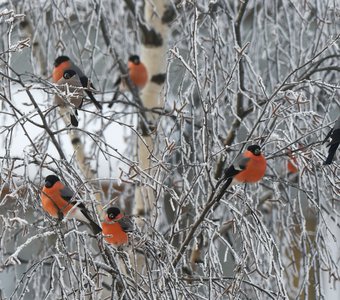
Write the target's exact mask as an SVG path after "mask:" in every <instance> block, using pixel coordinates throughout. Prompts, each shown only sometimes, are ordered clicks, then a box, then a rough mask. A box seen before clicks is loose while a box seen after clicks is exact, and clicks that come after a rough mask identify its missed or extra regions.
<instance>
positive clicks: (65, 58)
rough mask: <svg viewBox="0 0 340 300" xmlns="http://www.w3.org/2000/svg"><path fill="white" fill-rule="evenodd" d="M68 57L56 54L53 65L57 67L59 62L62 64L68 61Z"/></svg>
mask: <svg viewBox="0 0 340 300" xmlns="http://www.w3.org/2000/svg"><path fill="white" fill-rule="evenodd" d="M69 60H70V58H69V57H68V56H65V55H61V56H58V57H57V58H56V60H55V61H54V66H55V67H58V66H59V65H60V64H62V63H63V62H65V61H69Z"/></svg>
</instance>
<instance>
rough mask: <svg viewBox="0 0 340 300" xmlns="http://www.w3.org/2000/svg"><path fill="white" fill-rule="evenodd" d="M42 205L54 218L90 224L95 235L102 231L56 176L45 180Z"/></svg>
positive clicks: (50, 176)
mask: <svg viewBox="0 0 340 300" xmlns="http://www.w3.org/2000/svg"><path fill="white" fill-rule="evenodd" d="M40 197H41V204H42V207H43V209H44V210H45V211H46V212H47V213H48V214H49V215H50V216H51V217H53V218H58V219H60V220H61V219H62V218H64V217H66V218H67V219H72V218H75V219H77V220H79V221H82V222H84V223H86V224H88V225H89V226H90V227H91V228H92V231H93V233H94V234H98V233H99V232H101V231H102V229H101V228H100V227H99V225H98V224H96V223H95V222H94V221H93V220H92V219H91V217H90V213H89V211H88V210H87V209H86V207H85V206H84V204H83V203H81V202H79V201H76V200H75V199H74V193H73V191H72V190H71V189H70V188H69V187H67V186H65V185H64V184H63V183H62V182H61V181H60V180H59V178H58V176H56V175H49V176H47V177H46V178H45V185H44V187H43V189H42V191H41V195H40Z"/></svg>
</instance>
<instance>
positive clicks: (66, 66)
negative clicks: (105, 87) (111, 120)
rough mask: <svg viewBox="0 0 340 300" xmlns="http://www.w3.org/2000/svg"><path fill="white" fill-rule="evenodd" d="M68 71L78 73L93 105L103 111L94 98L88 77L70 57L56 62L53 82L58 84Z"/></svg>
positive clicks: (63, 57) (61, 58)
mask: <svg viewBox="0 0 340 300" xmlns="http://www.w3.org/2000/svg"><path fill="white" fill-rule="evenodd" d="M66 70H73V71H75V72H76V73H77V75H78V76H79V80H80V82H81V85H82V87H83V88H85V92H86V94H87V95H88V96H89V98H90V100H91V101H92V102H93V104H94V105H95V106H96V107H97V108H98V109H100V110H101V109H102V106H101V104H100V103H99V102H98V101H97V100H96V99H95V98H94V96H93V94H92V92H91V90H90V88H92V89H94V87H93V85H92V83H91V82H90V80H89V79H88V78H87V76H86V75H85V74H84V73H83V72H82V70H80V69H79V68H78V67H77V66H76V65H75V64H74V63H73V62H72V60H71V59H70V58H69V57H68V56H65V55H62V56H59V57H57V58H56V60H55V61H54V68H53V73H52V79H53V82H55V83H57V82H58V81H59V80H60V79H61V78H62V77H63V76H64V72H65V71H66Z"/></svg>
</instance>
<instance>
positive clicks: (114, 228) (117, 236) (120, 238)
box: [102, 222, 128, 246]
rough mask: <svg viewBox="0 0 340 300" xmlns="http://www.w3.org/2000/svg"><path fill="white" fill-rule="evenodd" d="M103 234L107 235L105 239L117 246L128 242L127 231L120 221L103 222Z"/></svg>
mask: <svg viewBox="0 0 340 300" xmlns="http://www.w3.org/2000/svg"><path fill="white" fill-rule="evenodd" d="M102 229H103V235H104V236H106V237H105V241H107V242H108V243H109V244H113V245H116V246H119V245H123V244H127V242H128V235H127V234H126V232H125V231H123V229H122V227H121V226H120V224H119V223H118V222H114V223H111V224H110V223H106V222H103V223H102Z"/></svg>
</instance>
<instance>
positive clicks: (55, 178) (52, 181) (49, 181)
mask: <svg viewBox="0 0 340 300" xmlns="http://www.w3.org/2000/svg"><path fill="white" fill-rule="evenodd" d="M58 181H60V180H59V177H58V176H56V175H48V176H47V177H46V178H45V187H47V188H50V187H52V186H53V185H54V184H55V183H56V182H58Z"/></svg>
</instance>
